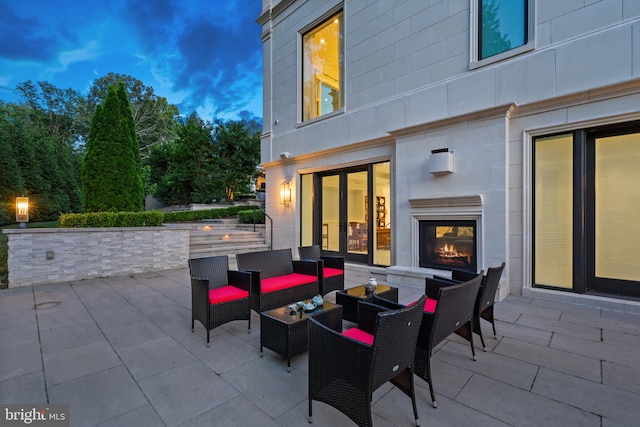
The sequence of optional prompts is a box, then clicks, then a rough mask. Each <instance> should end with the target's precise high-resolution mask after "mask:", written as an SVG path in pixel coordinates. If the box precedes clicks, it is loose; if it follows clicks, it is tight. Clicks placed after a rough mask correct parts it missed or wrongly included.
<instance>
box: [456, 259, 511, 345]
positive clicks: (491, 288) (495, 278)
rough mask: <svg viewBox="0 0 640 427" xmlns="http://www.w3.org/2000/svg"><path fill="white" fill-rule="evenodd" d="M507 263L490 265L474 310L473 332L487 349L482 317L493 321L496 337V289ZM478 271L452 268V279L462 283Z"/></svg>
mask: <svg viewBox="0 0 640 427" xmlns="http://www.w3.org/2000/svg"><path fill="white" fill-rule="evenodd" d="M504 267H505V263H504V262H503V263H502V265H500V266H499V267H490V268H488V269H487V274H486V275H485V276H484V278H483V279H482V283H481V284H480V291H479V292H478V298H477V300H476V305H475V309H474V312H473V332H475V333H476V334H478V335H479V336H480V342H481V343H482V349H483V350H484V351H487V346H486V345H485V344H484V337H483V336H482V328H481V326H480V318H482V319H485V320H486V321H488V322H491V326H492V328H493V336H494V338H495V337H496V335H497V334H496V324H495V318H494V316H493V305H494V303H495V299H496V291H497V290H498V284H499V283H500V277H502V272H503V270H504ZM475 274H476V273H470V272H468V271H464V270H452V271H451V281H452V282H454V283H462V282H465V281H467V280H469V279H470V278H472V277H473V275H475Z"/></svg>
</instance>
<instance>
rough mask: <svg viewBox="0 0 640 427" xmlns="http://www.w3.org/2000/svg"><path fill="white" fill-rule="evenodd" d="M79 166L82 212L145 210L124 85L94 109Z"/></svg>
mask: <svg viewBox="0 0 640 427" xmlns="http://www.w3.org/2000/svg"><path fill="white" fill-rule="evenodd" d="M86 148H87V151H86V153H85V157H84V161H83V164H82V176H81V177H82V194H83V198H84V200H83V207H84V211H85V212H101V211H111V212H117V211H141V210H143V209H144V192H143V186H142V168H141V161H140V147H139V144H138V140H137V137H136V129H135V123H134V121H133V114H132V112H131V105H130V104H129V101H128V98H127V94H126V91H125V89H124V85H123V84H122V83H120V84H118V86H117V87H115V86H111V87H109V91H108V94H107V97H106V98H105V101H104V104H102V105H99V106H98V107H97V108H96V112H95V113H94V115H93V118H92V119H91V127H90V129H89V136H88V141H87V145H86Z"/></svg>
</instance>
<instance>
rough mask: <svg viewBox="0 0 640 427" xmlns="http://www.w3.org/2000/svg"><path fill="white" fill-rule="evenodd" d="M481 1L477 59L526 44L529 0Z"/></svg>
mask: <svg viewBox="0 0 640 427" xmlns="http://www.w3.org/2000/svg"><path fill="white" fill-rule="evenodd" d="M478 1H479V7H478V29H479V37H478V60H481V59H484V58H488V57H490V56H494V55H497V54H499V53H502V52H506V51H508V50H511V49H514V48H516V47H519V46H523V45H524V44H526V43H527V38H528V19H527V14H528V7H527V3H528V1H527V0H478Z"/></svg>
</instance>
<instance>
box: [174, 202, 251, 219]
mask: <svg viewBox="0 0 640 427" xmlns="http://www.w3.org/2000/svg"><path fill="white" fill-rule="evenodd" d="M254 209H258V207H255V208H254ZM246 210H251V207H250V206H247V205H238V206H229V207H228V208H217V209H206V210H201V211H178V212H166V213H165V214H164V222H193V221H199V220H202V219H217V218H229V217H234V216H236V215H238V213H239V212H240V211H246Z"/></svg>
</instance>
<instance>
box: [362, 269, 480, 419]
mask: <svg viewBox="0 0 640 427" xmlns="http://www.w3.org/2000/svg"><path fill="white" fill-rule="evenodd" d="M481 281H482V273H480V274H478V275H476V277H475V278H473V279H471V280H469V281H467V282H464V283H460V284H452V283H451V281H450V280H438V279H429V280H428V281H427V290H428V292H427V293H428V295H427V297H428V298H427V300H426V303H425V304H424V306H423V313H424V314H423V318H422V326H421V327H420V335H419V337H418V344H417V346H416V354H415V367H414V371H415V374H416V375H418V376H419V377H420V378H422V379H423V380H425V381H426V382H427V383H429V391H430V392H431V401H432V404H433V407H434V408H435V407H437V404H436V397H435V394H434V392H433V382H432V380H431V354H432V352H433V349H434V348H435V347H436V346H437V345H438V344H439V343H441V342H442V341H443V340H444V339H445V338H447V337H448V336H449V335H451V334H452V333H456V334H458V335H460V336H462V337H463V338H465V339H466V340H468V341H469V343H470V344H471V353H472V355H473V360H476V353H475V349H474V347H473V334H472V333H471V331H472V330H473V322H474V320H473V317H474V316H473V313H474V306H475V301H476V298H477V296H478V290H479V289H480V282H481ZM434 294H435V295H436V298H435V299H432V297H430V295H434ZM372 302H373V303H374V304H376V305H379V306H384V307H386V308H388V309H397V308H398V307H402V305H400V304H397V303H394V302H392V301H389V300H385V299H383V298H379V297H374V298H373V301H372ZM415 304H420V302H417V303H412V304H411V305H415ZM460 325H462V326H460Z"/></svg>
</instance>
